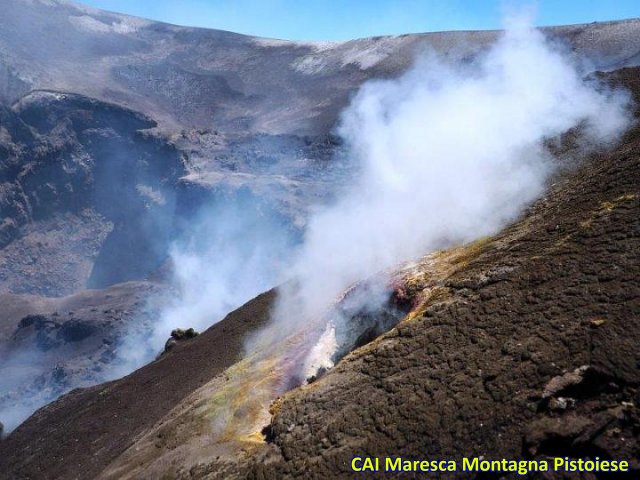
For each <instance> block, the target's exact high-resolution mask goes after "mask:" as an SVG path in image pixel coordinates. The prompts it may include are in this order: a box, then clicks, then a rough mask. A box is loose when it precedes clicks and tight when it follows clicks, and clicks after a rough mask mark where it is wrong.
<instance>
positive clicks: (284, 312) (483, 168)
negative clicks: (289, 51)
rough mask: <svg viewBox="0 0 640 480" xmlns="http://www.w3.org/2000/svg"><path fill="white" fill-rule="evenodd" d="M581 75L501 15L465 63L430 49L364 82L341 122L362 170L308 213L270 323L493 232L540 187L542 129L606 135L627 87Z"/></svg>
mask: <svg viewBox="0 0 640 480" xmlns="http://www.w3.org/2000/svg"><path fill="white" fill-rule="evenodd" d="M585 73H586V72H583V71H580V70H579V69H578V67H576V66H574V65H573V64H572V63H571V62H570V61H569V60H568V59H567V58H566V57H565V56H564V55H563V54H562V52H561V51H560V50H559V49H558V48H556V47H554V46H553V45H551V44H550V43H549V42H548V41H547V40H545V38H544V37H543V35H542V34H541V33H540V32H539V31H537V30H535V29H533V28H530V27H529V26H527V25H525V24H524V23H523V22H511V25H509V28H508V29H507V31H506V32H505V33H504V35H503V36H502V37H501V38H500V39H499V40H498V41H497V43H496V44H495V45H494V46H492V48H490V49H489V50H488V51H487V52H486V53H485V54H484V55H483V56H482V57H481V58H478V59H477V60H476V61H475V62H473V63H472V64H466V65H460V64H458V65H450V64H446V63H444V62H443V61H441V60H440V59H438V58H437V57H436V56H433V55H431V56H427V57H426V58H424V59H423V60H422V61H420V62H418V63H417V65H416V66H415V67H414V68H413V69H412V70H411V71H409V72H408V73H406V74H405V75H403V76H402V77H401V78H399V79H397V80H384V81H372V82H369V83H367V84H365V85H364V86H363V88H362V89H361V91H360V92H359V93H358V94H357V96H356V97H355V98H354V99H353V101H352V104H351V105H350V107H349V108H348V109H347V110H346V111H345V112H344V114H343V117H342V122H341V127H340V134H341V135H342V136H343V137H344V139H345V140H346V143H347V145H348V147H349V148H350V151H351V154H352V156H353V158H354V160H356V161H357V162H359V167H360V172H359V176H358V178H357V179H355V180H354V182H353V185H352V187H351V188H350V189H349V190H348V192H347V193H346V195H344V196H343V197H342V198H341V199H340V200H339V201H338V202H336V203H335V204H334V205H332V206H330V207H328V208H326V209H325V210H324V211H322V212H321V213H319V214H317V215H315V216H314V217H313V218H311V220H310V222H309V226H308V229H307V231H306V236H305V239H304V245H303V246H302V248H301V249H300V251H299V253H298V255H297V257H296V258H295V262H294V265H293V275H294V278H295V280H296V282H293V283H295V287H288V288H284V289H282V292H281V295H280V301H279V305H278V306H277V308H276V311H275V312H274V319H275V325H280V327H279V328H280V329H282V324H283V323H285V324H287V325H296V324H300V323H301V322H305V321H313V320H317V318H318V317H320V316H322V315H323V312H324V311H325V309H326V308H327V307H328V306H329V305H330V304H331V302H332V301H333V300H335V299H336V297H337V296H338V295H339V294H340V292H342V291H343V290H344V289H345V288H347V287H348V286H349V285H351V284H353V282H356V281H358V280H360V279H364V278H368V277H370V276H372V275H374V274H376V272H380V271H382V270H384V269H387V268H390V267H392V266H395V265H397V264H398V263H399V262H402V261H405V260H409V259H412V258H415V257H417V256H420V255H422V254H425V253H428V252H429V251H432V250H434V249H438V248H443V247H446V246H449V245H452V244H459V243H463V242H467V241H471V240H473V239H476V238H479V237H481V236H485V235H490V234H493V233H496V232H497V231H499V230H500V229H501V228H502V227H504V226H505V225H506V224H507V223H508V222H511V221H513V220H514V219H515V218H516V217H517V215H518V214H519V213H520V212H521V211H522V209H523V207H525V206H526V205H527V204H529V203H530V202H532V201H533V200H534V199H535V198H537V197H538V196H539V195H540V194H541V193H542V192H543V189H544V186H545V181H546V180H547V178H548V176H549V174H550V172H551V170H552V166H551V162H550V161H549V160H550V157H551V155H550V153H549V152H548V150H547V149H546V147H545V140H548V139H552V138H557V137H558V136H560V135H561V134H563V133H564V132H566V131H567V130H569V129H571V128H573V127H581V131H583V132H584V135H585V138H588V139H589V142H588V143H590V144H592V145H595V144H602V143H608V142H611V141H614V140H616V139H617V138H618V137H619V135H620V134H621V133H622V132H623V131H624V129H625V128H626V126H627V125H628V122H629V115H628V108H627V103H628V96H627V95H626V94H623V93H620V92H613V91H611V90H608V89H606V88H603V87H602V85H596V84H595V83H594V82H589V81H586V80H584V74H585ZM316 354H317V352H316Z"/></svg>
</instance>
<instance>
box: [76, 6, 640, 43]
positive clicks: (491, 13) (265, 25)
mask: <svg viewBox="0 0 640 480" xmlns="http://www.w3.org/2000/svg"><path fill="white" fill-rule="evenodd" d="M82 3H84V4H87V5H92V6H94V7H97V8H102V9H105V10H111V11H116V12H121V13H128V14H131V15H138V16H141V17H147V18H152V19H155V20H161V21H165V22H170V23H175V24H179V25H191V26H198V27H209V28H219V29H223V30H231V31H234V32H239V33H246V34H251V35H258V36H264V37H274V38H284V39H290V40H345V39H350V38H358V37H368V36H374V35H391V34H400V33H412V32H429V31H440V30H477V29H492V28H500V25H501V21H500V19H501V15H502V12H503V10H504V8H505V6H507V7H509V6H514V5H515V6H518V5H523V4H525V5H529V6H531V5H534V6H535V8H536V10H537V15H536V17H535V18H536V21H535V23H536V24H537V25H560V24H568V23H588V22H593V21H604V20H615V19H621V18H629V17H640V1H639V0H609V1H606V0H538V1H537V2H524V1H520V2H518V1H508V0H507V1H505V0H136V1H132V0H82Z"/></svg>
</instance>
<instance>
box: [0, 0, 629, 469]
mask: <svg viewBox="0 0 640 480" xmlns="http://www.w3.org/2000/svg"><path fill="white" fill-rule="evenodd" d="M2 7H3V13H2V15H0V376H1V378H0V383H2V381H6V380H7V379H12V378H14V377H16V378H22V379H24V381H22V382H18V383H17V384H16V385H19V386H18V387H16V388H12V389H11V390H10V391H0V404H3V405H10V404H11V405H14V404H19V403H20V398H22V397H23V396H24V395H25V394H31V393H34V392H39V393H40V394H41V395H42V396H43V397H42V399H41V400H42V403H46V402H49V401H51V400H54V399H55V398H57V397H58V396H59V395H61V394H63V393H65V392H68V391H69V390H72V391H71V392H70V393H68V394H66V395H64V396H62V397H61V398H60V399H59V400H57V401H56V402H54V403H52V404H50V405H48V406H46V407H44V408H43V409H41V410H39V411H37V412H36V413H35V414H34V415H33V416H32V417H30V418H29V419H28V420H27V421H26V422H25V423H24V424H23V425H21V426H20V427H19V428H18V429H17V430H15V431H14V432H13V433H12V434H11V435H10V436H9V437H8V438H6V439H4V440H0V478H7V479H12V480H13V479H20V478H24V479H40V478H61V479H66V478H68V479H72V478H96V477H98V476H102V477H104V478H123V477H126V476H129V477H131V478H160V477H161V476H162V475H166V476H167V478H233V477H237V478H256V479H259V478H334V477H338V478H348V477H350V476H352V475H354V474H352V473H351V472H350V470H349V461H350V460H351V458H352V457H353V456H354V455H355V454H371V455H374V454H375V455H394V454H397V453H398V452H400V451H401V452H402V454H403V455H406V456H415V457H418V458H422V457H425V456H428V457H430V458H435V457H439V458H443V457H453V458H456V457H459V456H461V455H463V454H464V455H466V456H470V455H485V456H489V457H490V456H495V457H508V458H519V457H522V458H542V457H544V456H545V455H549V454H554V455H558V454H562V455H569V456H585V455H599V456H601V457H606V458H628V459H631V460H632V461H633V462H632V465H633V469H634V471H633V473H632V474H630V476H629V478H635V476H637V475H638V470H639V469H640V465H638V463H637V459H638V458H640V446H639V445H638V438H639V436H640V420H639V411H638V405H639V404H640V397H639V395H640V393H639V385H640V376H639V375H640V373H639V372H640V357H639V356H638V355H639V352H638V349H637V344H638V338H640V331H638V328H639V327H638V325H639V323H638V313H639V312H640V304H639V288H640V286H639V285H638V279H639V278H640V276H639V274H640V272H639V271H638V269H639V268H640V262H639V260H640V258H638V246H639V245H638V238H639V233H640V231H639V230H640V225H639V223H638V222H639V218H640V217H639V216H638V213H639V211H638V210H639V208H638V207H639V206H640V200H639V197H638V195H640V192H639V191H638V185H639V184H640V181H639V180H640V179H639V173H640V172H639V168H640V165H639V159H640V143H639V142H640V131H639V130H638V128H634V129H633V130H632V131H630V132H628V134H627V135H626V137H625V138H624V140H623V142H622V144H621V145H619V146H618V147H616V148H615V150H613V151H610V152H601V153H599V154H595V155H592V156H591V157H589V158H583V159H581V162H580V164H579V165H572V166H571V167H570V168H566V169H565V171H564V172H563V173H562V175H559V176H558V177H557V178H556V179H555V180H554V182H555V183H554V184H553V185H552V186H550V189H549V191H548V194H547V195H546V196H545V198H543V199H541V200H540V201H538V202H537V203H536V204H535V205H534V206H532V207H531V208H530V209H529V210H528V211H527V212H526V214H525V215H524V216H523V217H522V218H521V219H520V220H519V221H518V222H517V223H515V224H514V225H512V226H510V227H509V228H507V229H506V230H505V231H503V232H501V233H500V234H498V235H497V236H495V237H493V238H488V239H484V240H482V241H480V242H478V243H476V244H474V245H469V246H463V247H460V249H454V250H452V251H449V252H440V253H437V254H435V255H432V256H429V257H426V258H425V259H423V260H422V261H421V262H418V263H417V264H414V265H412V266H407V267H402V268H401V267H399V270H398V272H396V274H397V278H398V285H397V288H398V291H400V292H403V293H402V295H403V297H402V302H404V303H403V305H404V306H410V307H411V308H410V312H409V313H408V314H407V317H406V318H404V319H403V320H402V321H401V322H400V324H399V325H398V326H396V327H395V328H392V329H391V330H390V331H389V332H387V333H385V334H383V335H382V336H380V337H378V338H376V339H375V340H373V341H371V342H370V343H368V344H366V345H364V346H361V347H360V348H357V349H355V350H354V351H353V352H351V353H350V354H348V355H347V356H346V357H345V358H344V359H343V360H342V361H341V362H340V363H339V364H338V365H337V367H336V368H335V369H333V370H331V371H330V372H328V373H327V374H326V375H324V376H322V377H321V378H320V379H318V380H317V381H315V382H313V383H312V384H310V385H307V386H304V387H301V388H296V389H294V390H292V391H291V392H289V393H287V394H285V395H284V396H283V397H282V398H279V399H278V400H277V402H275V403H274V404H273V405H272V407H271V414H270V419H269V420H266V421H265V422H264V424H261V425H259V427H260V428H262V427H267V429H266V430H265V433H266V436H263V435H261V434H260V432H259V429H258V430H257V431H256V432H254V433H256V435H254V436H252V437H251V439H250V440H251V441H246V439H245V440H242V441H240V440H238V439H237V438H231V439H226V440H230V441H226V440H225V441H224V442H218V443H215V442H210V443H215V446H214V447H213V448H211V449H207V448H204V449H203V448H201V447H202V445H203V444H206V443H207V441H208V440H210V439H208V437H207V436H206V434H205V433H203V431H202V430H201V429H200V426H201V425H202V422H203V418H207V419H209V418H212V417H215V415H216V414H219V410H217V409H218V408H219V406H217V405H213V404H209V403H206V402H205V400H206V398H209V397H213V396H215V395H214V394H216V392H226V391H228V390H229V389H233V388H235V387H234V385H235V384H234V383H233V382H234V381H235V379H237V377H238V376H242V372H243V370H242V369H243V366H244V365H245V364H243V363H242V360H243V359H242V355H243V345H244V343H243V342H244V340H245V339H246V337H247V336H248V335H250V333H251V332H252V331H255V330H256V329H257V328H258V327H259V326H260V325H262V324H263V323H264V322H265V321H266V319H267V317H268V315H269V311H270V310H269V309H270V307H271V305H272V302H273V296H274V293H273V292H270V293H266V294H264V295H262V296H259V297H257V298H256V299H254V300H252V301H250V302H249V303H247V304H246V305H245V306H244V307H242V308H240V309H238V310H236V311H235V312H233V313H231V314H229V315H228V316H227V317H226V318H225V319H224V320H222V321H221V322H219V323H217V324H216V325H214V326H213V327H211V328H210V329H209V330H207V331H206V332H203V334H202V335H200V336H198V337H197V338H195V339H192V340H188V341H185V342H180V343H179V344H178V345H177V346H176V347H175V348H174V349H172V350H171V351H170V352H169V353H167V354H165V355H163V356H162V357H160V358H159V359H158V360H156V361H154V362H152V363H150V364H149V365H147V366H146V367H144V368H142V369H140V370H138V371H136V372H134V373H132V374H131V375H129V376H127V377H125V378H123V379H121V380H115V381H112V382H109V383H106V384H102V385H95V384H96V383H98V382H102V381H104V380H107V379H110V378H113V377H110V378H107V377H105V375H106V373H105V372H107V371H109V372H113V371H114V370H113V367H114V365H113V361H114V359H116V358H117V352H118V349H121V348H123V343H122V340H123V337H124V335H125V334H126V333H127V332H131V331H132V329H133V330H135V331H142V332H144V331H145V329H147V328H148V326H149V325H150V324H151V323H152V322H154V321H155V320H157V310H158V305H159V304H158V303H157V302H159V301H160V300H162V299H166V298H167V297H170V295H168V293H170V294H173V292H172V290H171V288H172V286H171V285H170V284H169V282H168V278H170V274H171V271H172V265H171V264H170V262H169V261H168V258H169V248H170V245H171V244H172V242H174V241H175V240H176V239H177V238H180V237H181V235H182V234H184V232H185V231H188V230H189V228H190V226H191V225H192V224H191V220H192V219H193V218H194V217H195V216H196V215H197V214H198V212H199V210H200V208H201V207H202V206H203V205H222V204H226V203H234V202H238V203H239V204H241V205H246V204H252V205H256V210H257V211H259V212H260V215H264V216H266V217H268V218H270V219H273V220H274V221H275V222H278V224H280V225H285V226H286V228H287V229H288V230H289V231H290V232H292V235H294V236H295V235H298V234H299V233H300V231H301V230H302V228H303V227H304V224H305V221H306V218H307V216H308V210H309V208H310V206H311V205H314V204H317V203H318V202H319V201H322V200H326V199H327V198H330V197H331V195H332V194H333V193H334V192H335V190H336V189H337V188H339V187H340V185H341V184H342V183H343V182H345V180H346V179H348V178H349V166H348V165H344V164H342V163H341V161H340V156H339V152H340V147H341V145H340V140H339V139H338V138H337V137H336V136H335V131H334V128H335V126H336V123H337V122H338V120H339V118H338V117H339V112H340V111H341V110H342V109H343V108H344V106H345V105H346V104H347V103H348V101H349V98H350V96H351V95H353V93H354V92H355V91H356V90H357V88H358V87H359V86H360V85H361V84H362V83H363V82H364V81H366V80H368V79H370V78H388V77H394V76H398V75H400V74H401V73H402V72H404V71H406V69H407V68H408V67H409V66H410V65H411V63H412V61H413V60H414V59H415V58H416V56H417V55H419V54H420V52H422V51H424V50H426V49H433V50H436V51H438V52H439V53H441V54H443V55H444V56H446V57H447V58H449V59H459V60H463V61H466V60H469V59H471V58H473V56H474V55H476V54H477V53H478V52H481V51H482V49H483V48H485V47H486V46H487V45H489V44H490V43H491V42H492V41H493V40H494V39H495V38H496V35H497V32H455V33H434V34H420V35H404V36H397V37H379V38H370V39H361V40H354V41H350V42H327V43H302V42H287V41H280V40H273V39H260V38H254V37H248V36H243V35H237V34H233V33H230V32H221V31H212V30H205V29H195V28H187V27H179V26H174V25H167V24H162V23H157V22H151V21H147V20H143V19H137V18H132V17H127V16H124V15H119V14H113V13H108V12H102V11H99V10H94V9H89V8H86V7H82V6H80V5H77V4H74V3H70V2H66V1H59V0H18V1H15V2H13V1H12V2H5V3H3V4H2ZM639 30H640V21H638V20H628V21H622V22H606V23H594V24H589V25H576V26H568V27H553V28H549V29H546V34H547V35H548V36H550V37H552V38H554V39H556V40H557V41H558V42H559V43H560V44H562V45H563V46H564V48H566V49H567V50H568V51H570V52H571V54H572V55H574V56H576V57H578V58H581V59H587V60H588V61H590V62H591V64H592V65H593V66H594V68H595V69H596V70H599V71H601V72H605V73H601V74H599V75H601V76H603V78H606V79H607V81H611V82H614V83H616V82H617V83H619V84H621V85H623V86H625V87H627V88H630V89H631V90H632V91H633V92H634V95H635V97H636V100H639V99H640V95H639V93H638V92H640V86H639V85H640V84H639V83H638V82H639V80H638V79H639V78H640V71H639V70H638V68H637V66H638V64H640V35H638V32H639ZM636 116H637V115H636ZM216 320H219V319H217V318H212V319H211V322H212V323H213V322H215V321H216ZM188 326H189V325H185V327H188ZM388 326H390V325H387V327H388ZM370 333H371V332H369V334H367V335H364V336H362V338H360V339H359V340H360V341H359V342H358V345H361V344H362V343H365V342H366V341H368V340H372V338H373V336H375V335H371V334H370ZM376 333H379V332H376ZM126 348H132V347H131V346H127V347H126ZM134 348H135V347H134ZM21 351H28V352H30V355H29V359H28V361H26V360H25V359H24V358H23V357H20V356H19V355H18V356H16V353H19V352H21ZM110 374H112V373H110ZM94 385H95V386H94ZM76 388H77V389H76ZM203 405H205V407H206V408H204V407H202V406H203ZM34 408H35V407H34ZM243 408H248V407H247V406H246V404H245V405H244V407H243ZM203 412H204V417H203ZM237 412H239V413H237V415H238V417H242V416H243V415H244V414H246V412H247V411H246V410H243V409H241V408H239V409H238V410H237ZM243 412H245V413H243ZM211 416H212V417H211ZM245 416H246V415H245ZM0 421H3V419H2V418H0ZM218 440H219V439H217V440H216V442H217V441H218ZM584 478H588V477H584Z"/></svg>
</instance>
